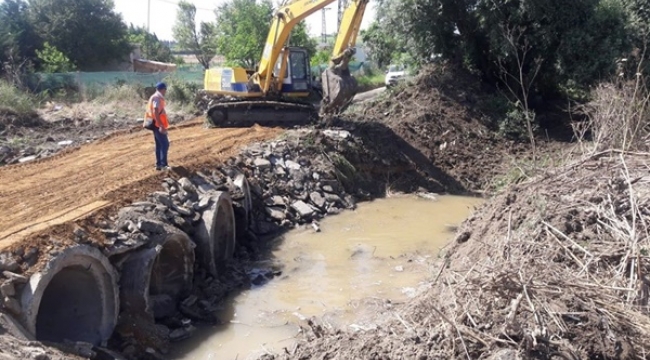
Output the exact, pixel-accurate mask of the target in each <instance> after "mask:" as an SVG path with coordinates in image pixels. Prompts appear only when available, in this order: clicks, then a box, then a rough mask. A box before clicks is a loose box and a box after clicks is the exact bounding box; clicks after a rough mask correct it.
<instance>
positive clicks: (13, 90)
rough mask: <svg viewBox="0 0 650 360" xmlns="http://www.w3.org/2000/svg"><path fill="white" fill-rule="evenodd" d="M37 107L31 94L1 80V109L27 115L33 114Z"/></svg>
mask: <svg viewBox="0 0 650 360" xmlns="http://www.w3.org/2000/svg"><path fill="white" fill-rule="evenodd" d="M36 105H37V103H36V99H35V98H34V97H33V96H32V95H31V94H29V93H27V92H24V91H22V90H20V89H18V88H17V87H15V86H14V85H12V84H10V83H8V82H6V81H4V80H0V108H4V109H8V110H11V111H13V112H16V113H17V114H20V115H25V114H30V113H32V112H33V111H34V108H35V107H36Z"/></svg>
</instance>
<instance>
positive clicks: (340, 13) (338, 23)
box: [336, 0, 346, 29]
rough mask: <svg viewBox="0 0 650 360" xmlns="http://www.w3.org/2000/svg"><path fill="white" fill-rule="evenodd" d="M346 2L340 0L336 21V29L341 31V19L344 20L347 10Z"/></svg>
mask: <svg viewBox="0 0 650 360" xmlns="http://www.w3.org/2000/svg"><path fill="white" fill-rule="evenodd" d="M345 5H346V1H345V0H339V3H338V7H339V8H338V9H337V10H338V17H337V19H336V28H337V29H340V28H341V19H342V18H343V10H344V9H345Z"/></svg>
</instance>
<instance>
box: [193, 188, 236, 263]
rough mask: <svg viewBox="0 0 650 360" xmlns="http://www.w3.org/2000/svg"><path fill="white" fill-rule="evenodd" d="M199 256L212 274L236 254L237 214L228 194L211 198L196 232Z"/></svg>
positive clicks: (219, 193) (216, 193) (217, 194)
mask: <svg viewBox="0 0 650 360" xmlns="http://www.w3.org/2000/svg"><path fill="white" fill-rule="evenodd" d="M194 240H195V241H196V244H197V247H198V249H197V255H198V258H199V261H200V262H201V265H202V266H203V267H204V268H205V269H206V270H208V271H209V272H210V273H211V274H213V275H215V274H216V273H217V268H218V267H219V266H220V264H222V263H223V262H224V261H225V260H227V259H230V258H232V255H233V254H234V252H235V213H234V211H233V207H232V199H231V198H230V195H228V193H226V192H220V191H218V192H215V193H214V194H213V195H211V196H210V202H209V206H208V208H207V209H206V210H205V211H204V212H203V215H202V217H201V221H200V222H199V224H198V226H197V228H196V230H195V231H194Z"/></svg>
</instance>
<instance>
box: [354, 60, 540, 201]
mask: <svg viewBox="0 0 650 360" xmlns="http://www.w3.org/2000/svg"><path fill="white" fill-rule="evenodd" d="M389 91H390V92H392V96H391V97H390V98H388V99H384V98H380V99H377V100H375V101H372V102H370V103H369V104H368V105H367V106H366V107H365V109H363V110H362V111H361V112H360V114H354V115H351V116H352V117H353V120H354V121H356V122H368V121H370V122H381V123H383V124H385V125H386V126H388V127H390V128H391V129H392V130H393V131H394V132H395V133H396V134H397V135H399V136H400V137H401V138H402V139H403V140H404V141H405V142H406V143H408V144H410V145H411V146H413V147H415V148H417V150H419V151H420V152H421V153H422V154H423V155H424V156H426V158H427V159H428V162H430V163H431V164H433V165H434V166H436V167H438V168H440V169H441V170H443V171H445V172H446V173H447V174H448V175H449V176H450V177H452V178H454V179H457V180H458V181H459V182H460V183H461V184H462V185H463V187H464V190H472V191H473V190H482V189H485V188H486V187H487V185H488V184H489V181H490V180H491V179H493V178H494V175H496V174H499V173H502V172H503V171H502V167H503V162H504V161H503V160H504V155H508V154H514V153H517V152H519V150H523V149H526V148H527V145H526V144H518V143H515V142H514V141H510V140H506V139H504V138H503V137H501V136H500V135H499V134H498V133H497V131H496V128H495V126H494V124H495V120H494V116H496V115H495V114H493V112H492V111H488V109H489V106H488V105H487V104H488V103H489V102H491V101H495V100H494V99H495V96H496V95H495V91H494V89H491V88H488V87H487V86H485V85H483V84H482V83H481V81H480V79H478V78H477V77H475V76H473V75H471V74H468V73H467V72H466V71H464V70H461V69H458V68H456V67H454V66H452V65H450V64H443V65H436V66H432V67H429V68H427V69H425V70H423V71H422V72H421V73H420V75H419V76H418V77H417V78H416V79H415V81H414V83H413V84H405V85H404V86H401V87H398V88H396V89H394V90H389ZM499 96H500V95H499ZM481 109H485V110H481ZM450 190H451V191H452V192H457V191H454V190H457V189H450Z"/></svg>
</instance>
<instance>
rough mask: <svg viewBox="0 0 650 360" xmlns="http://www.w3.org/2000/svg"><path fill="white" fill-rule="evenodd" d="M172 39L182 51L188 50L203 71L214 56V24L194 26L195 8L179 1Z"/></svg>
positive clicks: (203, 23) (202, 23)
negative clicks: (198, 27)
mask: <svg viewBox="0 0 650 360" xmlns="http://www.w3.org/2000/svg"><path fill="white" fill-rule="evenodd" d="M172 31H173V33H174V38H175V39H176V41H177V42H178V45H179V47H180V48H182V49H183V50H190V51H192V52H193V53H194V55H195V56H196V59H197V60H198V61H199V63H201V65H203V67H204V68H205V69H208V68H210V61H211V60H212V58H214V56H215V55H216V37H215V35H216V29H215V26H214V24H211V23H205V22H201V24H200V29H199V30H198V31H197V26H196V6H194V5H193V4H191V3H189V2H186V1H181V2H179V3H178V13H177V14H176V24H175V25H174V27H173V28H172Z"/></svg>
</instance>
